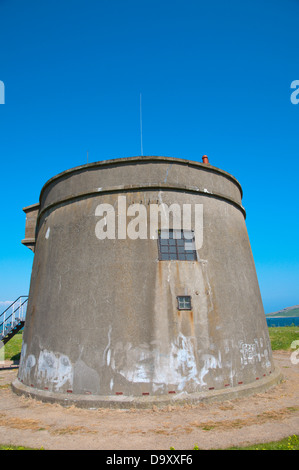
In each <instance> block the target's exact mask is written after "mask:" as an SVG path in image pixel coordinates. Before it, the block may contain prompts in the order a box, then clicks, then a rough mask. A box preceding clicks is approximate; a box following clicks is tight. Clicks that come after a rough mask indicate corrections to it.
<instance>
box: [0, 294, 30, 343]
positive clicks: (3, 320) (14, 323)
mask: <svg viewBox="0 0 299 470" xmlns="http://www.w3.org/2000/svg"><path fill="white" fill-rule="evenodd" d="M27 301H28V295H20V297H18V298H17V299H16V300H15V301H14V302H12V303H11V304H10V305H9V307H7V309H6V310H4V312H2V313H1V314H0V349H1V348H2V347H3V346H4V345H5V344H6V343H7V341H9V340H10V339H11V338H12V337H13V336H14V335H15V334H16V333H18V331H20V330H21V328H23V326H24V324H25V318H26V311H27Z"/></svg>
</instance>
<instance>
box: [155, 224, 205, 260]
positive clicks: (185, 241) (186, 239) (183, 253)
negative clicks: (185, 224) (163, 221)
mask: <svg viewBox="0 0 299 470" xmlns="http://www.w3.org/2000/svg"><path fill="white" fill-rule="evenodd" d="M158 235H159V237H158V239H159V260H161V261H166V260H181V261H196V260H197V256H196V249H195V240H194V232H193V231H191V230H175V229H169V230H159V231H158Z"/></svg>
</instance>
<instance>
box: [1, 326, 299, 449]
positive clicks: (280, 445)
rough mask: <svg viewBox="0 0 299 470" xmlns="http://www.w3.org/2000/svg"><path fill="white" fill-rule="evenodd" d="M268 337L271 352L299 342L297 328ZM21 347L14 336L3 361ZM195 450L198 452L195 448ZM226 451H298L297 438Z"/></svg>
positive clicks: (19, 338) (271, 331)
mask: <svg viewBox="0 0 299 470" xmlns="http://www.w3.org/2000/svg"><path fill="white" fill-rule="evenodd" d="M269 335H270V340H271V346H272V350H273V351H275V350H279V349H283V350H291V344H292V342H293V341H296V340H299V327H298V326H284V327H270V328H269ZM21 347H22V333H21V332H19V333H18V334H16V335H15V336H14V337H13V338H12V339H11V340H10V341H9V342H8V343H7V344H6V345H5V359H6V360H12V361H17V360H19V358H20V353H21ZM15 449H16V450H17V449H18V450H25V449H26V448H24V447H18V448H13V447H10V446H1V445H0V450H15ZM194 449H195V450H200V449H199V448H198V447H197V446H195V447H194ZM228 450H299V436H298V435H294V436H289V437H287V438H285V439H282V440H281V441H278V442H268V443H266V444H256V445H253V446H249V447H233V448H231V449H228Z"/></svg>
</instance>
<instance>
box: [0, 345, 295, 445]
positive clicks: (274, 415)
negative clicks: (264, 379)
mask: <svg viewBox="0 0 299 470" xmlns="http://www.w3.org/2000/svg"><path fill="white" fill-rule="evenodd" d="M273 356H274V361H275V363H276V364H277V366H278V367H279V368H280V369H281V371H282V373H283V375H284V380H283V382H282V383H281V384H279V385H276V386H274V387H272V388H271V389H269V390H268V391H267V392H264V393H259V394H256V395H253V396H251V397H249V398H248V397H246V398H238V399H235V400H231V401H224V402H221V403H220V402H218V403H210V404H199V405H185V406H167V407H165V408H164V409H157V408H156V407H153V409H150V410H139V409H138V410H109V409H103V408H101V409H96V410H85V409H79V408H75V407H73V406H72V407H68V408H64V407H62V406H60V405H57V404H46V403H41V402H39V401H36V400H34V399H32V398H25V397H23V396H17V395H15V394H14V393H13V392H12V390H11V388H10V384H11V382H12V381H13V380H14V378H15V377H16V375H17V369H2V370H0V444H2V445H3V444H5V445H9V444H12V445H19V446H28V447H33V448H41V447H43V448H44V449H49V450H64V449H67V450H99V449H105V450H115V451H117V450H169V449H170V447H174V448H175V449H176V450H191V449H193V447H194V445H197V446H198V447H199V448H200V449H223V448H227V447H230V446H237V445H238V446H240V445H242V446H244V445H249V444H255V443H260V442H269V441H275V440H279V439H282V438H283V437H286V436H289V435H292V434H299V364H297V365H296V364H292V362H291V360H290V356H291V353H290V352H287V351H275V352H274V353H273Z"/></svg>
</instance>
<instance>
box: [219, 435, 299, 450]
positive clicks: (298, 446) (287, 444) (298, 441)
mask: <svg viewBox="0 0 299 470" xmlns="http://www.w3.org/2000/svg"><path fill="white" fill-rule="evenodd" d="M227 450H299V436H298V435H296V434H294V435H293V436H289V437H286V438H285V439H281V441H275V442H267V443H264V444H254V445H251V446H248V447H230V448H229V449H227Z"/></svg>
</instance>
